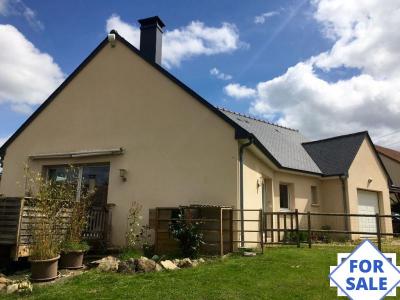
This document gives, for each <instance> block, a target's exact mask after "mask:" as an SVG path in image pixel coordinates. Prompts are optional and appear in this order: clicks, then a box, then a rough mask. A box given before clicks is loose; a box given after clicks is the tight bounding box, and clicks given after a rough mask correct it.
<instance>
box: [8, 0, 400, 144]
mask: <svg viewBox="0 0 400 300" xmlns="http://www.w3.org/2000/svg"><path fill="white" fill-rule="evenodd" d="M347 2H348V1H347ZM372 2H373V1H372ZM336 4H337V5H335V6H330V4H329V1H328V0H315V1H314V0H313V1H304V0H303V1H298V0H297V1H251V2H248V1H192V0H190V1H188V0H186V1H112V2H111V1H28V0H24V1H22V0H0V24H3V25H5V24H8V25H11V26H12V27H14V28H15V29H16V30H17V32H19V33H20V34H22V35H23V37H24V38H25V39H26V41H29V42H30V43H32V44H33V46H34V47H35V48H36V49H37V51H39V52H40V53H42V54H44V53H45V54H48V55H49V56H50V58H52V60H53V61H52V62H48V61H47V63H48V64H49V65H51V68H50V69H51V70H50V71H49V72H47V73H45V72H44V71H43V74H42V75H41V76H42V77H43V78H44V80H43V82H44V83H43V84H42V83H41V82H39V85H40V87H41V93H40V94H39V95H40V96H39V95H38V96H36V97H32V99H28V100H26V101H25V100H24V99H22V98H24V97H25V98H29V97H30V96H29V95H30V94H29V93H32V91H34V87H31V89H30V90H27V92H26V94H24V96H21V95H20V94H15V93H14V94H13V92H14V91H15V90H17V89H18V90H19V89H21V90H23V89H24V88H26V86H25V85H24V82H21V81H18V80H16V82H15V88H14V89H13V91H10V92H7V93H4V94H5V95H3V96H2V95H1V88H2V82H1V81H2V76H1V73H0V120H1V121H0V144H1V142H2V140H4V139H5V138H7V137H8V136H9V135H11V134H12V133H13V132H14V131H15V130H16V129H17V128H18V127H19V125H20V124H21V123H22V122H23V121H24V120H25V119H26V118H27V117H28V116H29V113H30V112H32V111H33V110H34V109H35V108H36V107H37V106H38V105H39V104H40V103H41V102H42V101H44V100H45V98H46V97H45V96H44V95H46V94H47V95H48V94H49V93H50V92H51V91H52V90H54V88H55V87H56V86H57V85H58V84H59V82H60V80H61V79H60V78H63V77H65V76H67V75H68V74H70V73H71V72H72V71H73V70H74V69H75V68H76V67H77V66H78V65H79V64H80V63H81V62H82V60H83V59H84V58H85V57H86V56H87V55H88V54H89V53H90V52H91V51H92V50H93V49H94V48H95V47H96V46H97V45H98V44H99V42H100V41H101V40H102V39H103V38H104V37H105V35H106V24H107V20H110V18H112V17H113V16H114V17H116V16H117V17H118V22H119V23H118V24H120V23H121V24H122V25H118V26H123V24H129V25H131V26H132V28H133V30H135V28H136V27H137V22H136V21H137V20H138V19H140V18H143V17H148V16H153V15H158V16H160V17H161V18H162V20H163V21H164V23H165V24H166V26H167V27H166V32H169V31H173V30H176V29H179V30H181V31H182V32H186V31H187V30H188V26H189V24H191V23H192V22H197V21H198V22H201V23H202V26H203V28H205V29H209V28H211V29H212V28H213V29H215V30H219V29H221V28H225V27H224V26H225V25H224V24H228V25H226V26H228V27H227V28H228V29H230V30H231V31H230V34H231V35H232V34H234V35H237V37H236V40H235V42H234V45H233V46H232V47H230V48H227V49H225V50H218V51H215V52H216V53H213V54H206V53H201V51H200V52H199V54H196V55H190V56H189V57H186V58H184V59H181V60H180V61H179V62H180V63H179V65H170V66H165V67H167V68H168V70H169V71H170V72H171V73H173V74H174V75H176V76H177V77H178V78H179V79H180V80H182V81H183V82H185V83H186V84H188V85H189V86H190V87H192V88H193V89H194V90H195V91H197V92H198V93H199V94H200V95H202V96H203V97H205V98H206V99H208V100H209V101H210V102H212V103H213V104H214V105H218V106H223V107H226V108H229V109H231V110H235V111H239V112H243V113H249V114H254V115H257V116H259V117H264V118H266V119H269V120H272V121H275V122H278V123H281V124H283V125H286V126H289V127H294V128H298V129H300V130H301V131H303V132H304V134H305V135H307V136H309V137H310V138H320V137H325V136H331V135H334V134H344V133H348V132H351V131H359V130H370V132H371V134H372V135H373V136H374V137H375V138H377V140H378V141H381V144H384V145H390V144H394V146H395V147H396V146H398V145H400V135H397V133H394V132H395V131H396V130H398V129H400V121H399V119H400V118H397V117H399V113H400V100H396V101H394V102H393V99H398V98H397V95H400V92H399V91H398V88H396V84H397V83H398V79H399V78H400V75H399V74H400V72H398V70H397V69H393V67H392V66H391V65H393V63H391V62H390V60H389V59H388V60H389V61H388V62H386V61H383V62H381V61H380V63H381V64H382V65H383V67H381V68H378V67H377V66H376V64H374V65H368V63H367V62H365V59H357V57H362V55H364V54H365V55H371V53H372V55H373V53H375V52H376V50H377V49H374V48H372V49H371V47H365V46H360V45H362V44H363V42H365V39H367V37H366V36H365V35H363V34H362V32H361V33H360V31H359V30H355V29H354V27H353V26H354V24H359V25H360V26H362V25H365V26H367V27H368V26H372V25H373V26H381V28H382V29H383V30H384V31H385V30H387V31H388V33H387V34H386V35H384V36H379V37H376V40H373V41H372V42H379V41H380V39H384V41H387V40H390V41H392V44H393V43H394V44H395V45H396V47H397V45H398V44H400V43H398V42H399V35H397V34H391V33H390V32H389V29H388V25H393V24H391V23H387V22H389V21H390V20H391V18H390V16H389V17H388V19H389V21H387V20H382V15H385V14H386V15H387V14H393V10H395V11H396V9H394V8H398V7H399V5H398V4H393V3H392V4H391V5H392V6H393V5H395V7H394V8H393V7H390V6H389V5H388V7H386V8H385V7H384V8H382V5H379V1H377V2H376V3H375V4H374V5H375V6H374V5H372V4H368V5H369V6H365V7H362V5H359V6H360V7H354V6H351V5H349V4H347V3H346V1H344V0H338V1H336ZM384 9H387V11H384ZM377 10H378V12H379V13H377ZM382 10H383V11H382ZM360 11H362V12H364V11H365V12H366V14H367V15H368V14H369V15H370V18H371V19H372V21H371V20H370V19H368V18H364V17H363V16H362V15H361V16H360ZM343 14H344V15H345V16H343ZM395 19H397V15H393V22H396V20H395ZM370 22H373V23H372V24H370ZM114 24H115V23H114ZM349 24H350V25H349ZM135 26H136V27H135ZM356 27H357V26H356ZM10 28H11V27H7V29H10ZM116 29H117V30H118V31H119V32H120V33H121V34H122V35H123V33H124V30H119V28H116ZM204 32H205V31H204ZM7 34H8V35H7V38H8V39H9V38H10V36H11V37H12V34H16V33H15V30H14V31H12V30H11V31H8V33H7ZM228 35H229V34H228ZM164 37H165V34H164ZM200 39H201V37H200ZM363 39H364V40H363ZM0 40H1V31H0ZM367 41H369V40H367ZM357 42H359V43H358V44H357ZM10 44H11V45H12V43H10ZM364 44H365V43H364ZM371 44H373V43H371ZM15 45H18V44H15ZM0 47H5V48H4V49H5V50H7V51H8V53H10V54H9V55H11V56H10V57H12V55H13V50H12V48H11V46H7V43H2V44H1V46H0ZM7 47H9V48H8V49H6V48H7ZM210 47H211V48H212V47H213V46H210ZM340 47H342V48H340ZM357 47H358V48H357ZM379 49H380V48H379ZM379 49H378V50H379ZM383 50H385V51H386V52H387V53H388V54H387V55H388V57H389V58H391V56H390V55H393V56H394V57H396V55H398V54H396V51H397V48H394V49H393V46H392V45H391V44H390V45H388V46H387V48H384V49H383ZM395 50H396V51H395ZM335 51H336V52H338V53H335ZM351 51H353V52H351ZM32 55H35V54H32ZM357 55H358V56H357ZM12 59H14V57H12ZM15 59H16V60H17V59H18V58H15ZM33 59H34V58H33ZM6 62H7V61H6ZM6 62H2V61H1V54H0V64H3V67H4V68H3V71H4V72H6V71H7V72H8V73H6V74H16V75H18V73H19V72H23V69H24V68H25V67H26V68H30V67H31V66H30V65H29V64H28V66H27V65H26V63H25V62H20V61H17V62H16V64H17V63H18V66H19V64H20V66H21V67H18V68H11V69H10V70H7V69H6V68H7V63H6ZM40 64H42V65H43V63H40ZM40 64H39V65H40ZM385 64H387V65H385ZM57 66H58V68H59V69H57ZM0 67H1V65H0ZM213 69H214V72H213V74H214V75H213V74H211V70H213ZM399 69H400V68H399ZM217 70H218V71H217ZM41 71H42V70H41ZM0 72H1V71H0ZM221 73H223V75H221ZM218 74H219V76H217V75H218ZM4 76H5V75H4ZM46 76H47V77H54V78H53V79H52V81H50V80H47V81H48V82H47V81H46V80H45V79H46ZM218 77H220V78H222V77H223V79H220V78H218ZM38 78H39V79H37V80H38V81H39V80H40V78H41V77H40V76H38ZM7 80H8V81H7ZM7 80H6V81H5V82H7V85H8V86H9V85H10V83H9V81H10V80H11V79H7ZM27 81H29V80H27ZM382 81H384V83H385V84H387V85H385V86H383V85H382V84H381V83H382ZM3 84H4V85H5V84H6V83H3ZM12 84H14V82H13V83H12ZM4 85H3V86H4ZM374 85H377V88H376V89H372V88H371V87H374ZM360 89H362V90H361V92H360ZM381 89H382V90H381ZM393 89H394V91H393ZM13 97H15V99H12V98H13ZM40 97H42V99H40ZM325 98H326V99H325ZM388 103H390V104H391V105H392V106H393V107H391V108H390V109H389V108H387V109H382V106H383V105H386V106H387V105H388ZM374 107H376V108H379V109H374ZM371 110H372V112H373V114H372V113H371ZM358 114H360V115H359V116H358ZM388 114H390V115H389V116H388ZM338 123H339V125H338ZM382 136H383V138H382ZM382 139H383V140H382ZM397 141H398V142H399V143H396V142H397Z"/></svg>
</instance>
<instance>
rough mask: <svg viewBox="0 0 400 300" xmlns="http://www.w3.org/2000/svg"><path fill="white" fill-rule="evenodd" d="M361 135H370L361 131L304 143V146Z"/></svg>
mask: <svg viewBox="0 0 400 300" xmlns="http://www.w3.org/2000/svg"><path fill="white" fill-rule="evenodd" d="M361 134H368V131H359V132H354V133H349V134H343V135H337V136H332V137H330V138H325V139H320V140H315V141H310V142H304V143H302V144H303V145H304V144H313V143H319V142H325V141H330V140H336V139H340V138H345V137H350V136H355V135H361Z"/></svg>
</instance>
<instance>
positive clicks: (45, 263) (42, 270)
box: [29, 255, 60, 281]
mask: <svg viewBox="0 0 400 300" xmlns="http://www.w3.org/2000/svg"><path fill="white" fill-rule="evenodd" d="M59 259H60V255H59V256H57V257H55V258H51V259H43V260H35V259H29V262H30V263H31V280H32V281H50V280H54V279H56V278H57V277H58V260H59Z"/></svg>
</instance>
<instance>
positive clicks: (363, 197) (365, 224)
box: [357, 190, 379, 238]
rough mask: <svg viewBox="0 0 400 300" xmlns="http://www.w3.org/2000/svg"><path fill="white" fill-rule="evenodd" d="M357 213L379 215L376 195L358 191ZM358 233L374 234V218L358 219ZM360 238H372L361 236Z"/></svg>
mask: <svg viewBox="0 0 400 300" xmlns="http://www.w3.org/2000/svg"><path fill="white" fill-rule="evenodd" d="M357 194H358V213H359V214H363V215H366V214H368V215H373V214H376V213H379V205H378V193H375V192H369V191H363V190H358V191H357ZM359 227H360V231H364V232H376V220H375V218H374V217H359ZM361 237H362V238H366V237H373V236H371V235H366V234H362V235H361Z"/></svg>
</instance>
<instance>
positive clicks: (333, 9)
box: [250, 0, 400, 144]
mask: <svg viewBox="0 0 400 300" xmlns="http://www.w3.org/2000/svg"><path fill="white" fill-rule="evenodd" d="M312 3H313V5H314V7H315V11H314V17H315V19H316V20H317V21H318V22H319V23H320V24H321V25H322V28H323V34H324V36H325V37H327V38H330V39H332V40H333V42H334V44H333V46H332V48H331V49H329V51H326V52H323V53H320V54H319V55H316V56H315V57H311V58H309V59H308V60H306V61H303V62H299V63H297V64H296V65H294V66H292V67H290V68H289V69H288V70H287V71H286V73H285V74H283V75H281V76H278V77H276V78H273V79H271V80H268V81H265V82H260V83H259V84H258V85H257V92H256V95H255V96H254V100H253V102H252V104H251V106H250V111H251V112H252V113H256V114H259V115H264V116H265V117H270V118H271V117H273V118H274V119H278V120H279V123H281V124H282V125H286V126H289V127H294V128H298V129H300V130H301V131H302V132H303V133H305V134H306V135H308V136H310V137H311V138H320V137H324V136H331V135H336V134H343V133H348V132H353V131H358V130H370V132H371V133H372V135H373V137H374V136H375V137H379V136H381V135H384V134H387V133H390V132H392V131H394V130H396V129H399V128H400V64H399V63H398V62H399V61H400V31H399V30H397V28H400V2H399V1H398V0H388V1H385V3H384V4H383V3H382V2H381V1H379V0H370V1H348V0H335V1H332V0H313V1H312ZM339 67H340V68H345V69H346V68H356V69H358V70H359V74H358V75H354V76H353V77H351V78H346V79H342V80H339V81H336V82H332V81H327V80H324V79H322V78H321V77H320V76H318V73H320V72H330V71H332V70H334V69H335V68H339ZM327 75H329V73H328V74H327ZM390 138H391V139H392V140H393V136H391V137H390ZM398 140H399V141H400V136H398ZM380 141H382V140H380ZM383 144H385V143H383Z"/></svg>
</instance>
